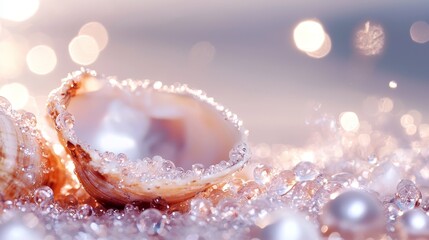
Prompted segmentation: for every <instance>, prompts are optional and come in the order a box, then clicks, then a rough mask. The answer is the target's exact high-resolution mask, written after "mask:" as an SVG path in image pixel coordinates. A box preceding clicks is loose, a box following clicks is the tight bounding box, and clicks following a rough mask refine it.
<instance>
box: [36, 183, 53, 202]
mask: <svg viewBox="0 0 429 240" xmlns="http://www.w3.org/2000/svg"><path fill="white" fill-rule="evenodd" d="M33 199H34V202H35V203H36V204H37V205H39V206H42V205H47V204H50V203H52V201H54V191H52V189H51V188H50V187H48V186H42V187H39V188H38V189H36V190H35V191H34V195H33Z"/></svg>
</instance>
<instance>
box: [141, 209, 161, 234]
mask: <svg viewBox="0 0 429 240" xmlns="http://www.w3.org/2000/svg"><path fill="white" fill-rule="evenodd" d="M137 228H138V229H139V231H140V232H142V233H147V234H148V235H150V236H154V235H157V234H158V233H160V232H161V231H162V229H163V228H164V222H163V221H162V214H161V212H160V211H158V210H156V209H153V208H150V209H147V210H145V211H143V212H142V213H141V214H140V217H139V219H138V221H137Z"/></svg>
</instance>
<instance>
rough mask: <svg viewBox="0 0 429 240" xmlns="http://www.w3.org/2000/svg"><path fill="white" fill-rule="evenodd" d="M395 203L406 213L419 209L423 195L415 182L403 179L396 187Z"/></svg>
mask: <svg viewBox="0 0 429 240" xmlns="http://www.w3.org/2000/svg"><path fill="white" fill-rule="evenodd" d="M396 190H397V192H396V195H395V202H396V205H397V206H398V207H399V209H401V210H403V211H405V210H410V209H413V208H414V207H418V206H419V205H420V202H421V200H422V193H421V192H420V190H419V189H418V188H417V186H416V185H415V184H414V182H412V181H410V180H407V179H403V180H401V181H400V182H399V183H398V185H397V187H396Z"/></svg>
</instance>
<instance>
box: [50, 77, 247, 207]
mask: <svg viewBox="0 0 429 240" xmlns="http://www.w3.org/2000/svg"><path fill="white" fill-rule="evenodd" d="M48 113H49V115H50V118H51V120H52V122H53V123H54V124H55V126H56V130H57V132H58V134H59V137H60V139H61V141H62V142H63V144H64V146H65V147H66V148H67V149H68V151H69V154H70V155H71V157H72V159H73V161H74V164H75V167H76V173H77V175H78V178H79V179H80V181H81V183H82V185H83V186H84V187H85V190H86V191H87V192H88V193H89V194H90V195H92V196H93V197H94V198H96V199H97V200H98V201H100V202H102V203H104V204H106V205H111V206H123V205H125V204H127V203H131V202H135V203H136V202H137V203H139V202H150V201H151V200H152V199H154V198H158V197H161V198H163V199H165V200H166V201H167V202H169V203H174V202H180V201H183V200H185V199H188V198H190V197H192V196H194V195H195V194H196V193H198V192H200V191H202V190H204V189H206V188H207V187H209V186H211V185H213V184H217V183H219V182H221V181H223V180H225V178H228V177H229V176H231V175H232V174H234V173H235V172H236V171H237V170H239V169H241V168H242V167H243V166H244V164H245V163H246V162H247V160H248V159H249V156H250V152H249V149H248V147H247V145H246V139H247V131H246V130H244V129H243V128H242V122H241V121H240V120H239V119H238V117H237V116H236V115H235V114H233V113H231V112H230V111H229V110H228V109H225V108H224V107H223V106H221V105H219V104H218V103H216V102H215V101H214V100H213V99H212V98H209V97H207V96H206V95H205V94H204V93H203V92H202V91H200V90H193V89H190V88H188V87H187V86H186V85H175V86H164V85H162V83H160V82H150V81H148V80H146V81H134V80H124V81H121V82H119V81H117V80H116V79H114V78H99V77H97V75H96V73H95V72H94V71H91V70H82V71H78V72H74V73H72V74H70V75H69V77H68V78H66V79H64V80H63V84H62V86H61V87H60V88H58V89H56V90H54V91H52V92H51V94H50V96H49V100H48Z"/></svg>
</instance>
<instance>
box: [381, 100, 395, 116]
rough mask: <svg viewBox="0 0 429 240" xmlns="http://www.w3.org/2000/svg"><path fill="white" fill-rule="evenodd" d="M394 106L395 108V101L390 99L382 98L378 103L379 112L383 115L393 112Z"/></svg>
mask: <svg viewBox="0 0 429 240" xmlns="http://www.w3.org/2000/svg"><path fill="white" fill-rule="evenodd" d="M393 106H394V103H393V100H392V99H390V98H388V97H384V98H381V99H380V100H379V101H378V111H379V112H382V113H388V112H391V111H392V110H393Z"/></svg>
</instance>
